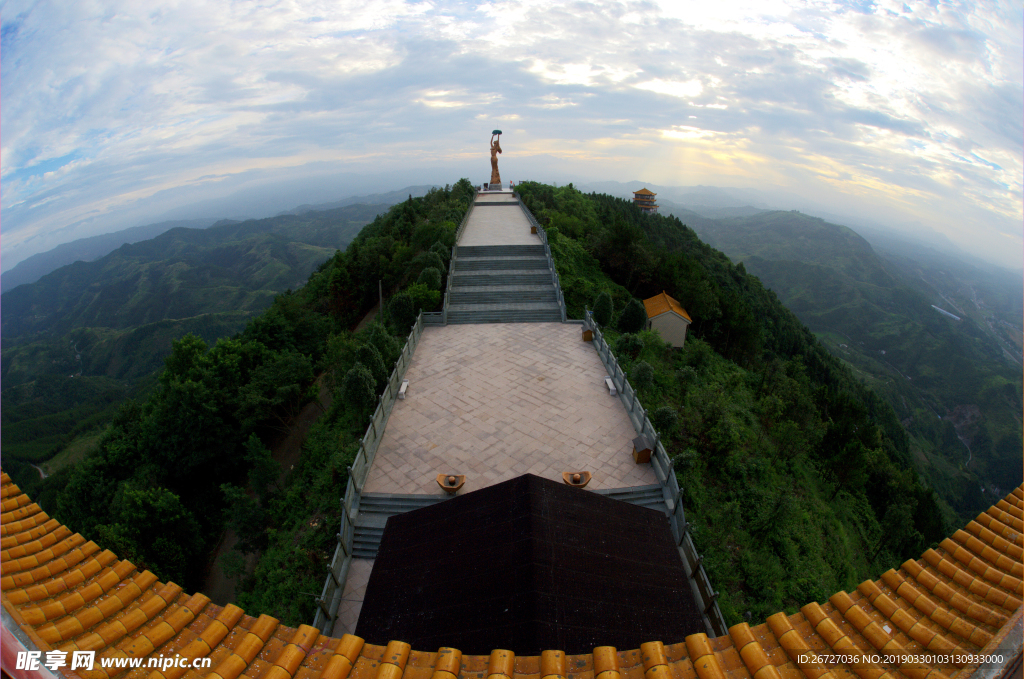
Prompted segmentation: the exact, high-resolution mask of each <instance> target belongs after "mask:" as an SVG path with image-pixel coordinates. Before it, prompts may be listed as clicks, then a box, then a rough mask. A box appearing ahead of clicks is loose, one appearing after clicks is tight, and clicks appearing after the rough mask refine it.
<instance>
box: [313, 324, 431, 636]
mask: <svg viewBox="0 0 1024 679" xmlns="http://www.w3.org/2000/svg"><path fill="white" fill-rule="evenodd" d="M422 334H423V312H422V311H421V312H420V313H419V315H418V316H417V317H416V323H415V324H413V327H412V330H411V331H410V332H409V337H408V338H407V339H406V341H405V346H404V347H402V353H401V354H400V355H399V356H398V360H397V361H395V367H394V369H393V370H392V371H391V377H390V378H389V379H388V383H387V385H386V386H385V387H384V393H382V394H381V395H380V398H379V399H378V403H377V409H376V410H375V411H374V412H373V417H371V418H370V424H369V425H368V426H367V427H366V433H365V434H364V435H363V437H362V438H361V439H360V440H359V452H358V453H356V459H355V461H353V463H352V466H351V467H349V468H348V484H347V485H346V487H345V497H344V498H343V499H342V501H341V528H340V529H339V531H338V546H337V547H335V548H334V556H333V557H332V558H331V564H330V566H329V568H328V571H327V579H326V580H325V582H324V586H323V590H322V591H321V593H320V597H319V598H318V599H317V611H316V615H315V616H314V618H313V626H314V627H316V628H317V629H319V630H320V631H321V632H323V633H325V634H330V633H331V629H332V628H333V627H334V620H335V618H337V617H338V608H339V607H340V606H341V596H342V593H343V592H344V589H345V579H346V578H347V577H348V569H349V565H350V564H351V562H352V543H353V540H354V539H355V525H356V524H355V520H356V517H357V516H359V498H360V496H361V495H362V489H363V486H364V485H365V484H366V477H367V475H369V473H370V466H371V465H372V464H373V458H374V456H375V455H376V454H377V448H378V447H380V441H381V438H382V437H383V436H384V428H385V427H386V426H387V422H388V418H389V417H390V416H391V411H392V410H393V409H394V405H395V400H396V399H397V397H398V390H399V389H400V388H401V386H402V379H403V378H404V377H405V371H406V370H407V369H408V368H409V363H410V362H411V361H412V355H413V353H414V352H415V351H416V345H417V344H419V340H420V336H421V335H422Z"/></svg>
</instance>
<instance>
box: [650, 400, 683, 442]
mask: <svg viewBox="0 0 1024 679" xmlns="http://www.w3.org/2000/svg"><path fill="white" fill-rule="evenodd" d="M651 424H653V425H654V428H655V429H657V430H658V433H660V434H661V435H662V436H666V437H667V436H671V435H672V432H674V431H675V430H676V427H677V426H678V425H679V413H678V412H677V411H676V409H675V408H673V407H672V406H661V407H660V408H658V409H657V410H655V411H654V412H653V413H651Z"/></svg>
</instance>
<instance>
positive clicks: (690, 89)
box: [633, 78, 704, 99]
mask: <svg viewBox="0 0 1024 679" xmlns="http://www.w3.org/2000/svg"><path fill="white" fill-rule="evenodd" d="M633 87H635V88H637V89H638V90H648V91H650V92H657V93H658V94H667V95H668V96H670V97H679V98H680V99H689V98H691V97H696V96H697V95H699V94H700V93H701V92H703V91H704V85H703V83H701V82H700V81H699V80H688V81H686V82H679V81H677V80H661V79H660V78H655V79H654V80H648V81H647V82H642V83H638V84H636V85H633Z"/></svg>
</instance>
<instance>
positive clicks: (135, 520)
mask: <svg viewBox="0 0 1024 679" xmlns="http://www.w3.org/2000/svg"><path fill="white" fill-rule="evenodd" d="M112 510H113V511H112V512H111V522H110V523H107V524H101V525H99V526H97V527H96V537H97V540H99V541H100V543H101V544H104V545H106V546H107V547H108V548H109V549H111V550H113V551H115V552H117V554H118V555H119V556H121V557H122V558H124V559H128V560H130V561H132V562H134V563H135V565H136V567H137V568H139V569H140V570H142V569H144V568H148V569H150V570H152V571H153V572H155V573H156V574H157V575H159V576H160V577H161V578H162V579H164V580H176V581H178V582H180V583H182V584H184V585H186V586H192V587H194V586H196V585H197V584H198V582H197V580H198V577H199V576H200V575H201V571H202V565H201V564H202V563H203V561H204V559H203V558H202V550H203V539H202V537H201V532H200V528H199V523H198V522H197V521H196V519H195V517H194V516H193V515H192V512H190V511H189V510H188V509H187V508H186V507H185V506H184V505H183V504H182V502H181V499H180V498H179V497H178V496H177V495H176V494H174V493H172V492H171V491H169V490H167V489H166V488H161V487H156V488H149V489H140V488H133V487H131V486H130V485H126V486H125V487H124V488H122V489H121V491H120V492H119V493H118V495H117V498H116V499H115V502H114V506H113V508H112Z"/></svg>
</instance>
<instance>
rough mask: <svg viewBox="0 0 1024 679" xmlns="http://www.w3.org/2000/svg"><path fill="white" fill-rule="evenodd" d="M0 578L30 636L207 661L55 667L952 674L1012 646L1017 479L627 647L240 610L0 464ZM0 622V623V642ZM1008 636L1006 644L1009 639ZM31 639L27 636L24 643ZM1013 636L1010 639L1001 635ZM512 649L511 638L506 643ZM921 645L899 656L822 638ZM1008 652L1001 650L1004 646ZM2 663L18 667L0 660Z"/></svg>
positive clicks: (609, 678)
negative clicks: (394, 635)
mask: <svg viewBox="0 0 1024 679" xmlns="http://www.w3.org/2000/svg"><path fill="white" fill-rule="evenodd" d="M0 497H2V515H0V549H2V552H0V566H2V573H3V574H2V577H0V589H2V600H3V608H4V624H5V626H14V627H17V628H18V629H15V630H13V633H14V635H15V636H18V637H19V638H20V640H21V642H20V643H21V644H22V645H23V646H25V647H27V648H28V649H29V650H36V649H38V650H40V651H44V652H45V651H48V650H53V649H56V650H63V651H74V650H86V651H89V650H91V651H96V655H97V658H107V657H120V658H127V657H140V658H155V657H159V656H163V657H171V656H173V655H175V654H179V655H181V656H184V657H186V658H197V657H208V658H209V659H210V667H209V668H207V669H202V670H196V669H185V668H177V667H173V668H169V669H166V670H163V671H160V670H159V669H148V668H145V667H143V668H140V669H134V670H125V669H101V668H100V663H99V662H97V663H96V665H95V669H94V670H93V671H83V670H76V672H74V673H72V672H69V671H67V668H66V667H65V668H62V669H61V671H62V672H64V673H65V674H67V675H69V676H75V675H80V676H82V677H84V678H85V679H92V678H96V679H100V678H102V677H107V676H130V677H131V678H132V679H179V678H184V679H198V678H199V677H210V678H212V679H236V678H237V677H247V678H248V679H291V678H292V677H295V679H320V678H322V679H349V678H351V679H456V677H459V678H461V679H749V678H750V677H753V679H803V678H804V677H806V679H844V678H847V677H849V678H850V679H852V677H853V675H856V676H857V677H859V679H895V678H897V677H900V676H905V677H909V678H910V679H942V678H943V677H949V678H950V679H961V678H964V677H967V676H969V675H971V674H973V673H974V671H975V670H976V669H977V667H978V666H977V665H976V664H973V663H971V662H964V661H963V660H962V659H957V658H955V657H953V658H943V657H939V654H941V655H955V654H971V653H979V652H983V651H987V650H988V651H990V650H991V649H995V648H1001V649H1002V648H1006V647H1007V646H1006V644H1007V643H1008V641H1009V643H1010V646H1011V647H1012V648H1011V653H1016V652H1019V646H1020V641H1019V638H1017V640H1016V641H1015V642H1014V641H1012V639H1013V638H1015V637H1012V636H1010V635H1011V634H1013V633H1015V634H1016V635H1017V637H1019V634H1020V632H1019V631H1016V632H1015V630H1016V628H1019V626H1020V617H1021V598H1022V590H1021V586H1022V585H1021V579H1022V577H1024V573H1022V566H1021V562H1022V554H1021V545H1022V532H1024V525H1022V519H1024V512H1022V509H1024V492H1022V490H1021V488H1018V489H1016V490H1015V491H1013V493H1011V494H1010V495H1008V496H1007V497H1006V498H1005V499H1004V500H1000V501H999V503H998V504H996V505H994V506H993V507H991V508H989V509H988V510H987V511H986V512H984V513H982V514H979V515H978V517H977V519H975V520H974V521H971V522H970V523H969V524H968V525H967V526H966V528H965V529H964V530H958V531H956V532H955V533H954V534H953V535H952V536H951V537H949V538H947V539H946V540H944V541H943V542H942V543H941V545H939V547H938V548H936V549H934V550H932V549H929V550H928V551H927V552H925V553H924V555H922V557H921V559H918V560H916V561H915V560H910V561H907V562H906V563H904V564H903V565H902V566H901V568H900V570H899V571H896V570H890V571H888V572H886V573H883V574H882V577H881V578H880V579H878V580H876V581H870V580H869V581H865V582H863V583H861V584H860V585H859V586H858V587H857V589H856V590H855V591H853V592H838V593H836V594H834V595H833V596H832V597H830V598H829V600H828V601H827V602H824V603H821V604H819V603H810V604H807V605H806V606H804V607H803V608H802V609H801V610H800V612H799V613H795V614H793V615H786V614H785V613H776V614H775V615H772V616H771V617H769V618H768V620H767V622H765V623H764V624H761V625H757V626H756V627H750V626H748V625H747V624H745V623H742V624H739V625H736V626H734V627H732V628H730V629H729V634H728V635H726V636H722V637H719V638H717V639H709V638H708V637H707V636H705V635H704V634H694V635H691V636H688V637H686V639H682V640H680V639H670V640H666V641H670V642H677V643H672V644H667V645H666V644H664V643H662V641H651V642H649V643H646V644H643V645H642V646H641V647H640V648H639V649H635V650H622V651H619V650H616V649H615V648H612V647H610V646H603V647H599V648H595V649H594V651H593V652H592V653H587V654H584V655H576V656H566V655H565V654H564V653H562V652H561V651H558V650H550V651H544V652H543V654H542V655H540V656H529V657H522V656H516V655H515V654H514V653H513V651H509V650H500V649H499V650H495V651H493V652H492V653H491V654H490V655H489V656H486V655H484V656H463V655H462V654H461V653H460V652H459V651H458V650H456V649H452V648H440V649H437V650H436V651H434V650H427V649H423V650H420V651H415V650H412V649H411V648H410V647H409V645H408V644H406V643H403V642H402V641H392V642H390V643H389V644H388V645H387V646H386V647H385V646H376V645H373V644H367V643H364V642H363V640H362V639H360V638H358V637H355V636H352V635H345V636H343V637H341V638H340V639H338V638H331V637H328V636H325V635H322V634H320V633H319V631H318V630H317V629H316V628H314V627H310V626H308V625H302V626H300V627H298V628H297V629H296V628H291V627H287V626H285V625H281V624H280V623H279V622H278V621H277V620H276V619H274V618H272V617H270V616H267V615H262V616H260V617H258V618H254V617H252V616H248V615H245V613H244V611H242V609H240V608H238V607H237V606H234V605H227V606H224V607H221V606H217V605H215V604H213V603H211V602H210V600H209V598H208V597H206V596H204V595H202V594H187V593H185V592H183V591H182V588H181V587H179V586H178V585H175V584H174V583H163V582H160V581H159V580H158V579H157V577H156V576H155V575H153V574H152V573H150V572H149V571H142V572H140V571H139V570H138V569H137V568H136V567H135V566H134V565H133V564H131V563H130V562H128V561H124V560H121V559H118V557H117V555H116V554H114V553H112V552H110V551H108V550H103V549H102V548H100V547H99V546H98V545H96V544H95V543H94V542H92V541H89V540H86V539H85V538H84V537H82V536H81V535H79V534H77V533H73V532H72V531H71V530H69V529H68V528H67V527H66V526H63V525H62V524H60V523H59V522H58V521H56V520H54V519H51V518H50V517H48V516H47V515H46V514H45V513H44V512H43V511H42V510H41V509H40V508H39V506H38V505H36V504H34V503H33V502H32V501H31V500H30V499H29V498H28V497H27V496H26V495H25V494H24V493H22V492H21V490H20V489H19V488H18V487H17V486H16V485H15V484H13V483H12V482H11V479H10V477H8V475H7V474H5V473H4V474H2V486H0ZM9 638H10V635H9V634H8V630H5V635H4V639H5V643H6V642H8V640H9ZM1014 644H1016V646H1014ZM33 645H34V646H35V647H36V649H32V648H31V646H33ZM1013 649H1016V650H1013ZM513 650H514V649H513ZM860 652H863V653H866V654H883V653H889V654H901V653H907V654H924V653H929V654H933V655H931V656H929V657H928V658H926V660H927V662H904V663H902V664H900V663H896V664H891V663H885V662H876V661H875V659H872V658H863V657H862V658H861V659H859V660H858V659H857V658H856V657H855V658H853V659H851V660H849V662H846V663H845V664H834V663H828V662H824V661H823V660H824V659H823V658H822V657H821V656H824V655H825V654H846V655H850V654H857V653H860ZM1010 659H1011V658H1009V657H1007V658H1006V659H1005V661H1006V662H1009V661H1010ZM9 662H10V660H9V653H8V651H7V649H5V651H4V670H5V672H6V673H10V674H12V676H16V677H17V676H27V675H25V673H24V672H22V673H20V674H19V673H18V672H14V671H13V668H10V667H9V666H8V663H9Z"/></svg>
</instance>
